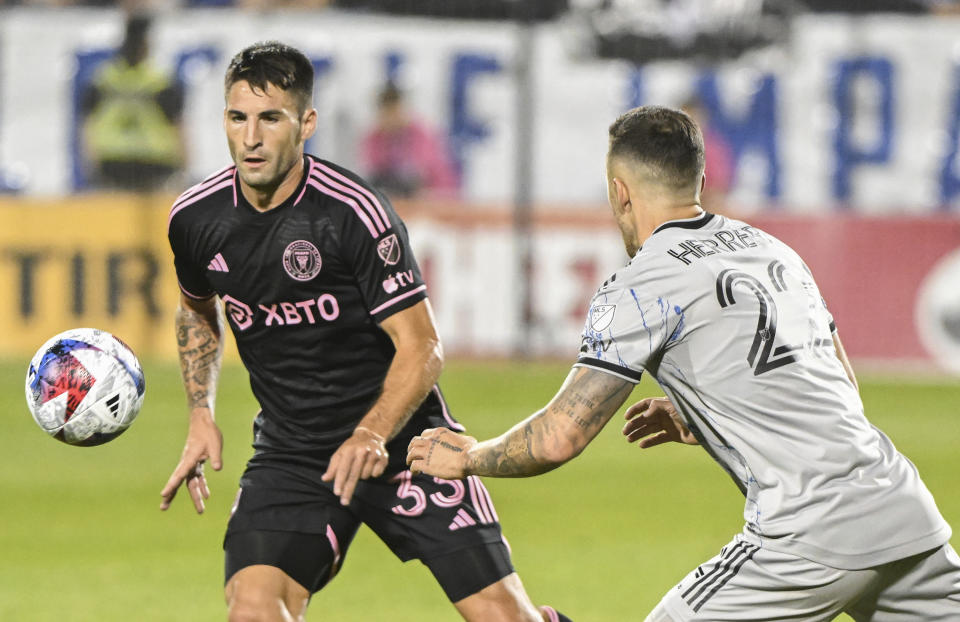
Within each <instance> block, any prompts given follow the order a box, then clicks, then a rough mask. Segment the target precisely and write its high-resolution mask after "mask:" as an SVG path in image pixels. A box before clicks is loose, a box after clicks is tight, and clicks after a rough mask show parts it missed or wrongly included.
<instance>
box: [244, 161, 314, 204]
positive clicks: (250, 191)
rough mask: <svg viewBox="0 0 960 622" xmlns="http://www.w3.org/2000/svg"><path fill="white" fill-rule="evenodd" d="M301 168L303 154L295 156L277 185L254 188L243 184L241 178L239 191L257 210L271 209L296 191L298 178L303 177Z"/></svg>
mask: <svg viewBox="0 0 960 622" xmlns="http://www.w3.org/2000/svg"><path fill="white" fill-rule="evenodd" d="M303 168H304V164H303V155H301V156H300V157H299V158H297V160H296V162H295V163H294V165H293V166H291V167H290V170H288V171H287V173H286V175H284V176H283V179H281V180H280V183H278V184H277V185H275V186H269V187H264V188H255V187H253V186H248V185H247V184H245V183H244V182H243V179H242V178H241V179H240V192H242V193H243V198H245V199H246V200H247V201H248V202H249V203H250V205H252V206H253V208H254V209H255V210H257V211H258V212H266V211H269V210H272V209H273V208H275V207H277V206H279V205H281V204H282V203H283V202H284V201H286V200H287V199H289V198H290V197H291V196H292V195H293V193H294V192H296V190H297V187H299V186H300V180H301V179H302V178H303Z"/></svg>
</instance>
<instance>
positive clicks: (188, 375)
mask: <svg viewBox="0 0 960 622" xmlns="http://www.w3.org/2000/svg"><path fill="white" fill-rule="evenodd" d="M176 330H177V349H178V352H179V354H180V372H181V374H182V375H183V385H184V389H185V390H186V393H187V404H188V406H189V407H190V408H191V409H193V408H208V409H210V410H213V402H214V397H215V396H216V387H217V378H218V375H219V373H220V355H221V352H222V349H223V346H222V343H223V342H222V341H221V339H220V335H221V332H222V327H221V325H220V314H219V313H218V309H217V307H216V306H212V311H211V312H210V313H208V314H201V313H198V312H196V311H193V310H191V309H184V308H180V309H178V310H177V315H176Z"/></svg>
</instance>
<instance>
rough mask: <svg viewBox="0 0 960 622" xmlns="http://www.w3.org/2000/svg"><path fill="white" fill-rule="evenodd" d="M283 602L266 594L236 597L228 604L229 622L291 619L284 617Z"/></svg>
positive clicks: (267, 621) (266, 621)
mask: <svg viewBox="0 0 960 622" xmlns="http://www.w3.org/2000/svg"><path fill="white" fill-rule="evenodd" d="M284 609H285V607H284V605H283V601H282V600H281V599H280V598H279V597H276V596H272V597H268V596H267V595H265V594H260V595H253V594H244V595H235V596H234V598H231V599H230V601H229V603H228V604H227V620H228V621H229V622H272V621H273V620H285V619H289V616H285V615H284Z"/></svg>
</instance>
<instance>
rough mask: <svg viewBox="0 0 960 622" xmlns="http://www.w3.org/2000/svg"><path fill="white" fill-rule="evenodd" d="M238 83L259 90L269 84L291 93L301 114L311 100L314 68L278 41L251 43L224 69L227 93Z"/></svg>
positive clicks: (297, 51)
mask: <svg viewBox="0 0 960 622" xmlns="http://www.w3.org/2000/svg"><path fill="white" fill-rule="evenodd" d="M240 81H246V82H247V83H248V84H250V87H251V88H253V89H254V90H259V91H265V90H266V89H267V85H268V84H272V85H273V86H275V87H277V88H278V89H282V90H284V91H291V92H292V93H293V95H294V97H296V98H297V103H298V104H299V105H300V113H301V114H303V112H304V111H305V110H306V109H307V108H308V107H309V106H310V102H311V100H312V99H313V65H311V64H310V61H309V60H308V59H307V57H306V56H304V55H303V52H301V51H300V50H298V49H296V48H294V47H291V46H289V45H286V44H283V43H280V42H279V41H260V42H259V43H254V44H253V45H251V46H248V47H246V48H244V49H243V50H242V51H240V52H239V53H238V54H237V55H236V56H234V57H233V59H232V60H231V61H230V66H229V67H227V74H226V76H225V78H224V82H223V85H224V90H225V91H229V90H230V87H231V86H233V85H234V84H235V83H237V82H240Z"/></svg>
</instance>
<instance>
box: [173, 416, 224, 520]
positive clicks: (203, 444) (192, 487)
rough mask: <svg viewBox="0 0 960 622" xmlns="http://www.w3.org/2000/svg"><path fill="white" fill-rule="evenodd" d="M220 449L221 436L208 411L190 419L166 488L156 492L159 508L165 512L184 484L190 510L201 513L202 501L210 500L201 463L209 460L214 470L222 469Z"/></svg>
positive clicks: (221, 448) (221, 446) (221, 447)
mask: <svg viewBox="0 0 960 622" xmlns="http://www.w3.org/2000/svg"><path fill="white" fill-rule="evenodd" d="M222 450H223V434H221V433H220V428H219V427H217V424H216V423H214V421H213V417H211V416H210V414H209V413H208V412H203V413H197V414H194V415H192V416H191V417H190V431H189V432H187V443H186V445H185V446H184V448H183V455H181V456H180V462H179V464H177V467H176V468H175V469H174V470H173V475H171V476H170V479H168V480H167V485H166V486H164V487H163V490H162V491H160V496H161V497H162V498H163V501H162V502H161V503H160V509H161V510H166V509H167V508H169V507H170V504H171V503H172V502H173V498H174V497H175V496H176V495H177V490H179V489H180V484H183V483H184V482H186V484H187V490H188V491H190V497H191V498H192V499H193V507H195V508H196V509H197V514H202V513H203V500H204V499H209V498H210V488H209V487H207V478H206V477H204V475H203V463H204V462H206V461H207V460H209V461H210V466H212V467H213V470H214V471H219V470H220V469H221V468H222V467H223V461H222V459H221V452H222Z"/></svg>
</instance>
